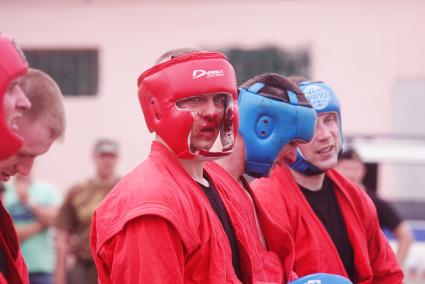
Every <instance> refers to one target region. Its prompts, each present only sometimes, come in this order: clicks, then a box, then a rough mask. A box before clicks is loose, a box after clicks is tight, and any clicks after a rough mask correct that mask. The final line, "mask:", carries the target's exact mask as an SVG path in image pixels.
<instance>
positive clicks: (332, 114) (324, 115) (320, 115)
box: [317, 111, 336, 117]
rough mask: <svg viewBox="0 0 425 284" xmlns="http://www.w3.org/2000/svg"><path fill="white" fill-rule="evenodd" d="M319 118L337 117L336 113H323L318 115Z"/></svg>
mask: <svg viewBox="0 0 425 284" xmlns="http://www.w3.org/2000/svg"><path fill="white" fill-rule="evenodd" d="M317 116H318V117H328V116H336V112H333V111H332V112H321V113H318V114H317Z"/></svg>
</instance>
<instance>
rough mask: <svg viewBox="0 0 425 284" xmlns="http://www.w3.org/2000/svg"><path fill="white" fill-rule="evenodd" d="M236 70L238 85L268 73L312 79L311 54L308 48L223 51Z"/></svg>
mask: <svg viewBox="0 0 425 284" xmlns="http://www.w3.org/2000/svg"><path fill="white" fill-rule="evenodd" d="M223 52H224V53H225V54H226V56H227V57H228V58H229V61H230V62H231V63H232V65H233V67H234V68H235V72H236V76H237V78H238V84H241V83H243V82H245V81H247V80H248V79H250V78H252V77H254V76H256V75H259V74H261V73H266V72H274V73H278V74H281V75H283V76H292V75H298V76H303V77H305V78H309V77H310V52H309V50H308V49H307V48H298V49H294V50H287V49H283V48H278V47H274V46H269V47H263V48H257V49H242V48H230V49H227V50H223Z"/></svg>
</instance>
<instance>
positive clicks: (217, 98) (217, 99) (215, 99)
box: [214, 95, 226, 104]
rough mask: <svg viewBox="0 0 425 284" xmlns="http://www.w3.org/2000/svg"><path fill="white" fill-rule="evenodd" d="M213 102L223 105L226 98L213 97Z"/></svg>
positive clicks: (223, 96)
mask: <svg viewBox="0 0 425 284" xmlns="http://www.w3.org/2000/svg"><path fill="white" fill-rule="evenodd" d="M214 102H215V103H216V104H224V103H225V102H226V96H225V95H218V96H215V97H214Z"/></svg>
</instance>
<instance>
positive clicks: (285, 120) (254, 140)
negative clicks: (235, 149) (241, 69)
mask: <svg viewBox="0 0 425 284" xmlns="http://www.w3.org/2000/svg"><path fill="white" fill-rule="evenodd" d="M264 86H265V84H263V83H255V84H253V85H252V86H250V87H249V88H248V89H243V88H240V89H239V99H238V106H239V116H240V127H239V133H240V134H241V135H242V136H243V138H244V141H245V146H246V170H245V171H246V173H248V174H250V175H252V176H256V177H259V176H265V175H267V174H268V172H269V170H270V168H271V167H272V165H273V162H274V160H275V159H276V157H277V155H278V154H279V152H280V150H281V149H282V148H283V147H284V146H285V145H286V144H287V143H288V142H290V141H291V140H295V139H298V140H302V141H305V142H308V141H310V140H311V139H312V138H313V134H314V129H315V127H316V119H317V115H316V112H315V111H314V110H313V108H312V107H311V106H309V105H307V104H306V105H301V104H299V102H298V99H297V96H296V95H295V93H293V92H291V91H289V90H288V96H289V102H285V101H283V100H279V99H278V98H276V97H273V98H271V97H266V96H265V95H264V94H261V93H260V90H261V89H262V88H263V87H264Z"/></svg>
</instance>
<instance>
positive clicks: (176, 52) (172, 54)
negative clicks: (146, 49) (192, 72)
mask: <svg viewBox="0 0 425 284" xmlns="http://www.w3.org/2000/svg"><path fill="white" fill-rule="evenodd" d="M199 51H200V50H198V49H195V48H191V47H183V48H177V49H172V50H169V51H167V52H165V53H164V54H162V55H161V56H160V57H159V58H158V59H157V60H156V61H155V64H160V63H162V62H165V61H167V60H170V59H173V58H176V57H179V56H182V55H186V54H190V53H195V52H199Z"/></svg>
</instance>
